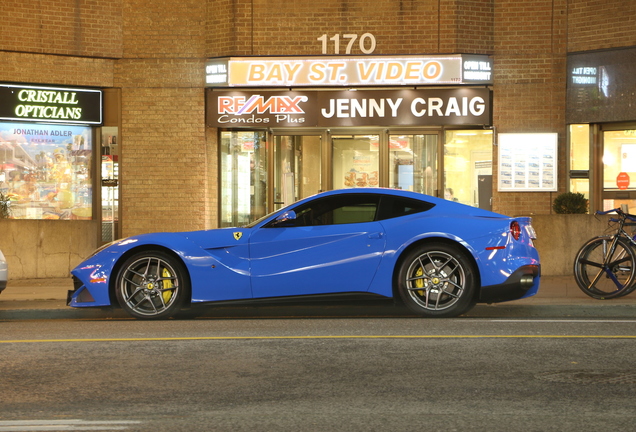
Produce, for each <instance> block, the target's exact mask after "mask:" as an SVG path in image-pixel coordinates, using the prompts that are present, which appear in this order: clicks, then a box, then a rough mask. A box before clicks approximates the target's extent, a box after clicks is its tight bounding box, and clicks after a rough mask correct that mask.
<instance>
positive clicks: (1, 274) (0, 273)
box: [0, 250, 9, 292]
mask: <svg viewBox="0 0 636 432" xmlns="http://www.w3.org/2000/svg"><path fill="white" fill-rule="evenodd" d="M8 278H9V266H8V265H7V260H6V259H5V258H4V255H3V254H2V251H1V250H0V292H2V291H4V289H5V288H6V287H7V279H8Z"/></svg>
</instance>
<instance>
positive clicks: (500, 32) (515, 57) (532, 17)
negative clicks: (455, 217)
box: [493, 0, 567, 215]
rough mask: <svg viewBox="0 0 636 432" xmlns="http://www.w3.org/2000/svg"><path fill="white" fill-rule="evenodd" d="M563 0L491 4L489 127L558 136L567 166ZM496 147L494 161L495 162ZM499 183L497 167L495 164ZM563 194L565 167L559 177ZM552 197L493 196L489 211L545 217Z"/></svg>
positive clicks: (529, 194)
mask: <svg viewBox="0 0 636 432" xmlns="http://www.w3.org/2000/svg"><path fill="white" fill-rule="evenodd" d="M566 3H567V2H566V0H543V1H533V2H518V1H504V0H498V1H496V2H495V25H494V46H495V52H494V54H495V71H494V77H495V85H494V88H493V92H494V102H493V103H494V106H493V124H494V125H495V127H496V132H497V133H507V132H516V133H518V132H527V133H545V132H557V133H558V134H559V153H558V158H559V161H560V163H561V165H563V164H564V163H565V157H566V154H565V144H566V143H565V132H566V130H565V119H564V111H565V72H566V71H565V56H566V51H565V42H566V40H565V37H566V32H565V29H566V24H567V19H566V18H567V14H566V12H567V4H566ZM497 157H498V154H497V148H496V147H495V149H494V152H493V161H494V162H496V161H497ZM493 165H494V169H493V171H494V172H493V180H494V182H495V184H497V178H498V177H497V175H498V173H497V167H496V163H495V164H493ZM558 181H559V190H561V191H563V190H565V171H564V167H563V168H562V169H561V170H560V171H559V173H558ZM553 195H554V194H551V193H540V192H523V193H517V192H505V193H498V192H497V191H496V190H495V191H494V192H493V209H494V210H495V211H500V212H503V213H506V214H511V215H519V214H549V213H551V202H552V199H553Z"/></svg>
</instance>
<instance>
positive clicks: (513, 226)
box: [510, 221, 521, 240]
mask: <svg viewBox="0 0 636 432" xmlns="http://www.w3.org/2000/svg"><path fill="white" fill-rule="evenodd" d="M510 234H512V237H513V238H514V239H515V240H519V237H521V226H519V222H517V221H512V222H511V223H510Z"/></svg>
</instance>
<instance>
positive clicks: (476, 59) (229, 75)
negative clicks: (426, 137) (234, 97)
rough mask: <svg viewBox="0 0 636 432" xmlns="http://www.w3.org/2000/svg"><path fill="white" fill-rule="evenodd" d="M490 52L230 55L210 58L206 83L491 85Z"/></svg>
mask: <svg viewBox="0 0 636 432" xmlns="http://www.w3.org/2000/svg"><path fill="white" fill-rule="evenodd" d="M492 68H493V61H492V59H491V58H490V57H488V56H486V55H465V54H453V55H435V56H397V57H371V56H342V57H324V56H321V57H244V58H238V57H230V58H219V59H211V60H208V62H207V63H206V70H205V71H206V86H207V87H308V86H311V87H321V86H331V87H333V86H378V85H382V86H387V85H412V86H418V85H440V84H492V82H493V76H492Z"/></svg>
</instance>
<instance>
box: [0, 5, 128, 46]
mask: <svg viewBox="0 0 636 432" xmlns="http://www.w3.org/2000/svg"><path fill="white" fill-rule="evenodd" d="M121 15H122V2H121V0H100V1H86V0H82V1H68V0H39V1H33V0H2V2H1V3H0V17H2V20H1V22H0V34H1V36H0V38H1V39H0V41H1V43H0V50H3V51H18V52H32V53H46V54H60V55H72V56H85V57H102V58H118V57H121V53H122V32H121V29H122V28H121V23H122V21H121Z"/></svg>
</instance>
